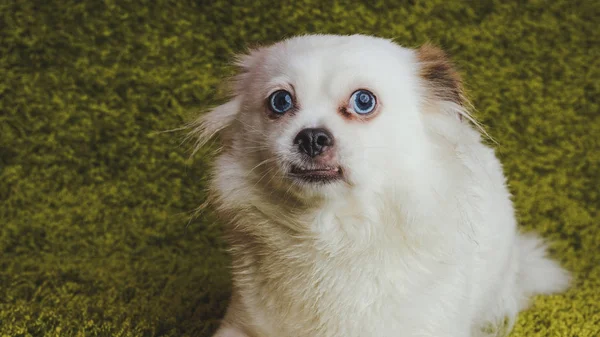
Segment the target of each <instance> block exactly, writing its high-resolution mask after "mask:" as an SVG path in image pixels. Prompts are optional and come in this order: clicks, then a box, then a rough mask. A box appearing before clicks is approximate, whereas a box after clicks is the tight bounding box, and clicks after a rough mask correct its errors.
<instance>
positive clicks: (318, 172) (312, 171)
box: [290, 165, 342, 183]
mask: <svg viewBox="0 0 600 337" xmlns="http://www.w3.org/2000/svg"><path fill="white" fill-rule="evenodd" d="M290 175H291V176H292V177H294V178H296V179H300V180H303V181H306V182H311V183H327V182H333V181H336V180H339V179H341V178H342V168H341V167H339V166H321V167H306V166H296V165H293V166H292V168H291V170H290Z"/></svg>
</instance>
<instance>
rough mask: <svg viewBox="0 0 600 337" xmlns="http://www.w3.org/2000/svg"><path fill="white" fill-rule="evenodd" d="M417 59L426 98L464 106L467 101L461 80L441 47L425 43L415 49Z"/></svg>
mask: <svg viewBox="0 0 600 337" xmlns="http://www.w3.org/2000/svg"><path fill="white" fill-rule="evenodd" d="M417 59H418V62H419V66H420V69H419V75H420V76H421V78H422V79H423V80H424V83H425V89H426V90H427V96H429V97H427V99H428V100H432V99H433V100H436V101H446V102H452V103H455V104H458V105H459V106H461V107H466V105H467V104H468V101H467V99H466V97H465V94H464V90H463V85H462V80H461V78H460V76H459V74H458V72H457V71H456V70H455V68H454V66H453V65H452V62H450V59H449V58H448V56H447V55H446V53H445V52H444V51H443V50H442V49H440V48H438V47H436V46H434V45H432V44H429V43H426V44H424V45H423V46H421V47H420V48H419V49H417Z"/></svg>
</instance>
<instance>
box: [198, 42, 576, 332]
mask: <svg viewBox="0 0 600 337" xmlns="http://www.w3.org/2000/svg"><path fill="white" fill-rule="evenodd" d="M239 65H240V66H241V68H242V70H241V72H240V75H239V76H238V77H237V78H236V84H235V88H234V97H233V99H232V101H231V102H229V103H226V104H225V105H223V106H221V107H218V108H216V109H214V110H213V111H212V112H210V113H209V114H207V115H204V116H203V117H201V119H200V120H199V123H198V124H197V127H198V128H197V129H196V133H195V134H196V135H197V136H199V137H200V139H201V142H205V141H206V140H207V139H208V138H210V137H211V136H213V135H214V134H216V133H220V134H221V135H222V136H223V145H224V146H223V151H222V152H221V153H220V155H219V157H218V158H217V160H216V163H215V168H214V170H213V175H214V179H213V181H212V184H211V192H212V193H213V197H214V200H213V202H214V204H215V205H216V208H217V210H218V211H219V213H220V214H221V215H222V216H223V218H224V220H225V221H226V223H227V231H228V234H229V236H228V237H229V240H230V244H231V254H232V257H233V283H234V288H233V296H232V300H231V304H230V306H229V310H228V312H227V315H226V317H225V319H224V324H223V327H222V328H221V329H220V330H219V331H218V332H217V334H216V336H219V337H227V336H235V337H240V336H241V337H284V336H290V337H309V336H310V337H338V336H339V337H342V336H343V337H353V336H356V337H395V336H398V337H400V336H402V337H417V336H421V337H426V336H427V337H433V336H435V337H440V336H453V337H457V336H482V335H484V331H483V330H482V329H484V328H488V325H489V324H492V325H493V326H496V328H494V329H495V331H499V328H498V327H499V326H500V325H501V323H503V322H504V319H505V318H508V320H509V324H508V327H509V328H510V324H511V322H512V321H513V320H514V319H515V316H516V315H517V313H518V311H519V310H521V309H523V308H524V307H525V305H526V299H527V298H528V297H529V296H530V295H533V294H536V293H552V292H556V291H560V290H563V289H565V287H566V286H567V284H568V279H569V277H568V275H567V273H566V272H564V271H563V270H562V269H561V268H560V267H559V266H558V264H556V263H554V262H552V261H551V260H549V259H547V258H546V257H545V249H544V246H543V245H542V243H541V240H540V239H538V238H536V237H535V236H533V235H530V236H524V235H522V234H519V233H518V231H517V228H516V221H515V215H514V210H513V206H512V203H511V200H510V194H509V192H508V190H507V188H506V184H505V178H504V175H503V173H502V168H501V165H500V162H499V161H498V159H497V158H496V157H495V155H494V152H493V150H492V149H490V148H489V147H487V146H486V145H484V144H483V143H482V141H481V137H480V134H479V132H477V130H476V129H474V128H472V127H471V126H470V125H469V123H468V122H467V121H465V120H464V119H463V120H461V119H458V118H456V113H457V110H458V111H459V112H458V113H460V114H465V115H467V114H466V110H465V109H464V108H462V107H460V106H458V105H457V104H455V103H452V102H446V101H439V102H434V103H435V104H433V105H432V104H431V102H429V104H428V105H427V106H428V107H429V108H427V109H426V108H424V106H425V105H424V101H425V100H426V97H427V85H426V83H423V81H424V80H423V79H422V78H421V77H420V76H419V69H420V64H419V61H418V59H417V57H416V53H415V51H414V50H412V49H407V48H402V47H400V46H398V45H396V44H394V43H392V42H390V41H388V40H384V39H379V38H374V37H367V36H360V35H354V36H331V35H320V36H314V35H313V36H302V37H296V38H292V39H288V40H285V41H283V42H280V43H277V44H275V45H273V46H269V47H264V48H260V49H257V50H254V51H252V52H251V53H249V55H247V56H244V57H241V58H240V61H239ZM279 88H283V89H286V90H289V91H291V92H293V93H294V95H295V97H296V99H297V103H298V106H299V109H298V111H297V112H295V114H293V115H290V116H285V117H284V118H280V119H277V120H273V119H269V118H267V112H266V108H265V104H264V102H265V100H266V98H267V97H268V95H269V93H271V92H273V90H275V89H279ZM361 88H368V89H369V90H371V91H372V92H374V93H375V94H376V96H377V98H378V102H379V104H380V109H381V110H380V111H379V113H378V115H377V116H375V117H374V118H372V119H371V120H369V121H364V122H358V121H349V120H346V119H345V118H344V117H343V116H342V115H341V114H340V113H338V107H339V105H340V104H343V103H345V102H347V101H348V99H349V97H350V95H351V94H352V92H353V91H355V90H357V89H361ZM432 106H434V107H435V108H434V109H432V108H431V107H432ZM467 116H468V115H467ZM306 127H326V128H328V129H329V130H330V131H331V132H332V134H333V135H334V137H335V141H336V149H335V150H336V154H337V158H338V159H339V163H340V165H341V166H342V168H343V172H344V175H345V179H346V180H345V181H344V182H336V183H332V184H327V185H314V184H313V185H310V184H299V183H297V182H295V181H293V180H290V179H289V177H288V176H287V170H288V169H289V165H290V163H294V162H297V160H298V159H297V158H296V155H295V154H294V151H292V146H293V145H292V140H293V138H294V136H295V135H296V134H297V133H298V131H300V130H301V129H303V128H306ZM488 332H489V331H488Z"/></svg>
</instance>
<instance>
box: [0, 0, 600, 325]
mask: <svg viewBox="0 0 600 337" xmlns="http://www.w3.org/2000/svg"><path fill="white" fill-rule="evenodd" d="M327 3H328V4H323V1H320V0H305V1H297V2H294V4H284V2H283V1H281V2H278V1H262V2H260V3H259V2H253V3H252V5H250V2H248V1H233V2H230V1H218V2H214V3H211V2H210V1H203V0H197V1H195V2H193V1H150V0H144V1H116V0H105V1H99V0H98V1H97V0H93V1H92V0H88V1H73V0H68V1H67V0H62V1H50V2H45V1H32V0H28V1H26V0H12V1H11V0H0V336H1V337H13V336H68V337H71V336H210V333H211V332H212V331H213V330H214V329H215V328H216V326H217V324H218V319H219V317H220V316H221V315H222V314H223V311H224V309H225V306H226V304H227V298H228V294H229V287H230V280H229V275H228V258H227V255H226V254H225V252H224V248H225V246H224V244H223V242H222V240H221V239H220V233H221V230H220V227H219V224H218V223H216V222H215V220H214V215H212V214H210V213H205V214H201V215H199V216H197V217H193V218H192V217H191V216H192V215H193V210H194V209H195V208H196V207H197V206H198V205H200V204H201V203H202V202H203V201H204V196H205V191H204V188H205V183H206V167H207V166H206V165H207V162H209V161H210V156H209V155H208V153H209V152H208V150H206V149H205V150H204V151H201V152H200V153H198V154H197V155H196V156H194V158H193V159H188V155H189V148H190V144H183V145H182V144H181V140H182V137H183V133H182V132H179V133H178V132H175V133H157V132H156V131H162V130H167V129H173V128H177V127H179V126H181V125H182V124H184V122H186V121H187V120H189V118H190V116H191V114H193V113H194V111H200V110H203V109H206V108H207V107H209V106H211V105H213V104H215V103H216V102H217V97H219V92H218V90H217V85H218V84H219V83H220V79H221V78H223V77H225V76H227V75H230V74H231V72H232V68H231V67H230V66H228V63H229V62H230V61H231V59H232V55H233V53H235V52H239V51H242V50H243V49H244V47H245V46H247V45H256V44H257V43H265V42H272V41H275V40H279V39H281V38H283V37H288V36H291V35H295V34H298V33H307V32H322V33H342V34H348V33H365V34H377V35H380V36H384V37H391V38H394V39H395V40H396V41H398V42H399V43H401V44H403V45H407V46H418V45H419V44H421V43H423V42H425V41H428V40H429V41H432V42H434V43H436V44H438V45H440V46H442V47H443V48H445V49H446V50H447V51H449V52H450V54H451V55H452V56H453V58H454V60H455V61H456V63H457V65H458V66H459V68H460V72H461V73H462V74H463V76H464V78H465V80H466V82H467V88H468V90H469V93H470V96H471V98H472V100H473V103H474V105H475V106H476V107H477V109H478V110H477V111H476V113H475V115H476V117H478V118H479V119H480V120H481V121H482V122H483V123H484V124H485V125H486V126H487V127H488V130H489V132H490V133H491V135H492V136H493V137H494V138H495V139H496V140H497V141H498V143H499V145H498V146H497V150H498V154H499V156H500V158H501V160H502V162H503V163H504V165H505V169H506V174H507V176H508V178H509V182H510V188H511V191H512V192H513V193H514V196H515V197H514V200H515V203H516V207H517V211H518V215H519V219H520V222H521V224H522V226H523V228H524V229H525V230H532V229H535V230H536V231H538V232H539V233H541V234H542V235H544V236H545V237H547V238H549V239H550V240H552V254H553V256H555V257H556V258H557V259H559V260H560V261H561V263H563V264H564V266H566V268H568V269H569V270H571V271H573V273H574V274H575V276H576V281H575V283H574V286H573V288H572V289H571V290H569V291H568V292H567V293H565V294H561V295H556V296H545V297H539V298H537V299H536V300H535V301H534V306H533V307H532V308H531V309H530V310H528V311H526V312H524V313H522V314H521V315H520V318H519V321H518V323H517V326H516V328H515V330H514V333H513V334H512V336H514V337H524V336H572V337H575V336H577V337H594V336H600V213H599V210H600V197H599V193H600V109H599V103H600V102H599V99H598V98H599V97H600V29H598V20H599V19H598V18H600V2H598V1H594V0H582V1H568V0H565V1H542V0H537V1H518V2H516V1H503V0H498V1H487V2H479V1H469V2H462V4H460V3H459V2H458V1H444V0H436V1H427V2H425V1H375V2H372V1H366V0H365V1H353V2H352V3H350V2H347V3H342V2H338V3H336V4H335V5H331V4H329V2H327ZM190 219H192V220H191V221H190ZM188 223H189V225H188ZM186 225H187V226H186Z"/></svg>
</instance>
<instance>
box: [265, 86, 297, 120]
mask: <svg viewBox="0 0 600 337" xmlns="http://www.w3.org/2000/svg"><path fill="white" fill-rule="evenodd" d="M293 106H294V100H293V99H292V94H290V93H289V92H287V91H285V90H277V91H275V92H274V93H272V94H271V96H270V97H269V108H270V109H271V111H273V112H274V113H276V114H280V115H282V114H284V113H286V112H287V111H288V110H290V109H291V108H292V107H293Z"/></svg>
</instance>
